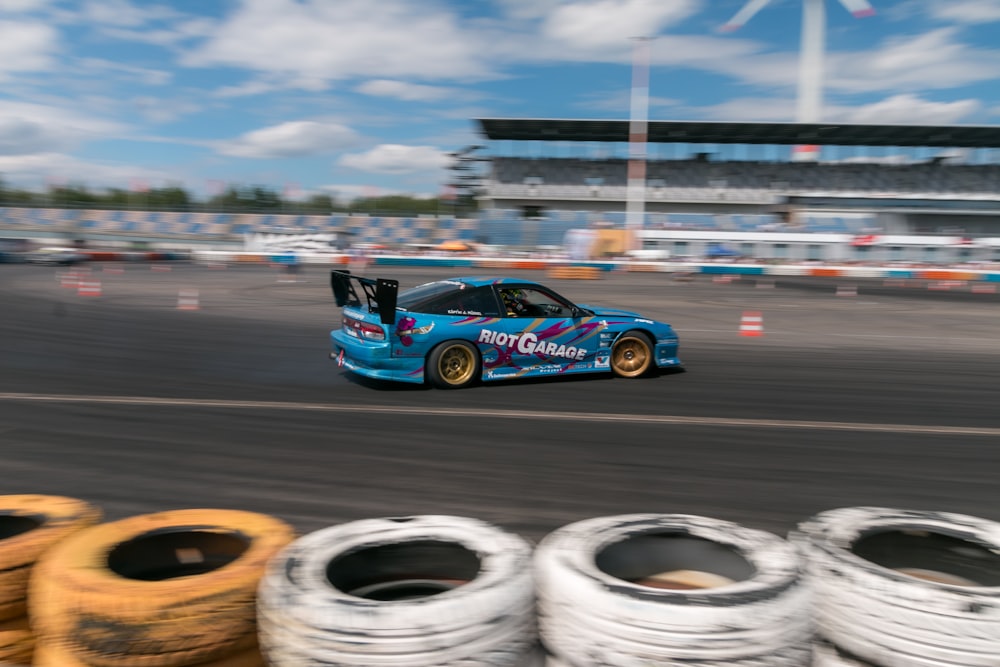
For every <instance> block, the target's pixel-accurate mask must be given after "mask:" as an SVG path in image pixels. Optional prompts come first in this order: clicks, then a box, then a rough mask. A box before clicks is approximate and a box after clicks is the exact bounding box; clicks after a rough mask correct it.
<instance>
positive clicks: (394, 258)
mask: <svg viewBox="0 0 1000 667" xmlns="http://www.w3.org/2000/svg"><path fill="white" fill-rule="evenodd" d="M191 259H192V260H193V261H196V262H206V263H208V262H237V263H255V264H272V265H281V264H287V263H289V261H290V259H291V256H290V255H280V254H278V255H276V254H273V253H248V252H224V251H195V252H192V253H191ZM295 261H296V262H298V263H301V264H304V265H326V266H341V267H356V268H359V269H364V270H368V269H369V267H395V266H408V267H440V268H454V269H460V270H468V269H476V270H488V271H491V272H494V271H504V270H539V271H548V272H552V271H554V270H558V271H556V275H554V276H553V277H563V278H574V277H575V278H588V279H592V278H594V277H596V276H597V275H599V274H601V273H606V272H612V271H627V272H632V271H648V272H660V273H679V274H690V273H699V274H708V275H728V276H737V277H738V276H811V277H819V278H858V279H860V278H897V279H913V280H935V281H944V280H954V281H964V282H971V281H986V282H1000V270H970V269H959V268H955V269H949V268H900V267H891V266H829V265H828V266H816V265H808V264H722V263H717V262H649V261H641V262H637V261H632V260H607V261H568V260H566V259H564V258H552V257H550V258H523V257H471V256H460V257H454V256H434V255H390V254H385V255H369V256H354V255H349V254H329V253H300V254H297V255H295ZM566 269H569V270H566Z"/></svg>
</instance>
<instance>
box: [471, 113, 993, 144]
mask: <svg viewBox="0 0 1000 667" xmlns="http://www.w3.org/2000/svg"><path fill="white" fill-rule="evenodd" d="M478 123H479V126H480V131H481V132H482V134H483V136H485V137H486V138H487V139H512V140H521V141H538V140H541V141H600V142H625V141H628V138H629V121H627V120H568V119H558V118H480V119H478ZM647 130H648V141H649V142H651V143H685V144H782V145H798V144H819V145H825V146H914V147H931V146H933V147H943V148H1000V125H859V124H851V123H736V122H725V121H707V122H706V121H679V120H666V121H665V120H653V121H649V123H648V127H647Z"/></svg>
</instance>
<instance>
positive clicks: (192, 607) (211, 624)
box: [28, 509, 295, 667]
mask: <svg viewBox="0 0 1000 667" xmlns="http://www.w3.org/2000/svg"><path fill="white" fill-rule="evenodd" d="M294 537H295V534H294V531H293V530H292V528H291V527H290V526H289V525H287V524H286V523H284V522H282V521H280V520H278V519H276V518H274V517H271V516H267V515H263V514H256V513H252V512H243V511H238V510H206V509H197V510H177V511H171V512H160V513H156V514H145V515H140V516H134V517H130V518H127V519H123V520H120V521H115V522H111V523H104V524H99V525H97V526H93V527H91V528H88V529H86V530H83V531H80V532H78V533H76V534H74V535H71V536H70V537H68V538H67V539H65V540H63V541H62V542H60V543H59V544H58V545H56V546H55V547H54V548H52V549H51V550H50V551H48V552H47V553H46V554H45V555H44V556H43V557H42V558H41V559H40V560H39V561H38V564H37V565H36V567H35V571H34V573H33V574H32V578H31V585H30V588H29V598H28V609H29V617H30V619H31V623H32V626H33V629H34V631H35V633H36V634H37V636H38V646H37V649H36V650H38V651H40V655H41V659H42V660H47V661H49V664H53V665H54V664H57V663H59V664H65V662H64V661H62V658H60V657H59V656H61V655H68V656H71V657H72V658H73V659H75V660H77V661H78V662H79V664H82V665H94V666H97V667H174V666H177V665H196V664H199V663H208V664H215V663H213V662H212V661H222V660H223V659H224V658H227V657H231V656H237V655H239V654H241V653H247V652H252V651H253V649H254V647H255V646H256V641H257V637H256V634H257V628H256V613H255V603H256V590H257V585H258V583H259V581H260V577H261V576H262V575H263V572H264V568H265V565H266V563H267V562H268V561H269V560H270V559H271V558H272V557H273V556H274V555H275V554H276V553H277V552H278V551H280V550H281V548H283V547H284V546H286V545H287V544H289V543H290V542H291V541H292V540H293V539H294ZM52 655H55V656H56V657H55V658H51V657H50V658H47V657H46V656H52ZM251 658H252V656H251ZM234 659H235V658H234ZM222 664H224V663H222ZM242 664H253V663H252V662H246V663H242Z"/></svg>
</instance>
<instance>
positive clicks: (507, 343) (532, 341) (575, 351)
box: [478, 329, 587, 361]
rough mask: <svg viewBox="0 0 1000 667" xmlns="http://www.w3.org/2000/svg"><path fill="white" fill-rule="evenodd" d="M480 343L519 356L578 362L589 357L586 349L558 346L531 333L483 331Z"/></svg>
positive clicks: (480, 334) (480, 333)
mask: <svg viewBox="0 0 1000 667" xmlns="http://www.w3.org/2000/svg"><path fill="white" fill-rule="evenodd" d="M478 342H480V343H487V344H488V345H496V346H497V347H505V348H508V349H510V350H514V351H516V352H518V353H519V354H543V355H546V356H549V357H562V358H564V359H575V360H577V361H581V360H582V359H583V358H584V357H585V356H587V350H586V348H583V347H576V346H574V345H558V344H556V343H553V342H551V341H545V340H539V339H538V336H537V335H535V334H533V333H531V332H530V331H528V332H525V333H522V334H508V333H506V332H504V331H495V330H493V329H482V330H481V331H480V332H479V339H478Z"/></svg>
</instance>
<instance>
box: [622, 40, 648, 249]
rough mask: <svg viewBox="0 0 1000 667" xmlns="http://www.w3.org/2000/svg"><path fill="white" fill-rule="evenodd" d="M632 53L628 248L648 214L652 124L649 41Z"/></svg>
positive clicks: (627, 208) (638, 44)
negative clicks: (647, 172) (649, 139)
mask: <svg viewBox="0 0 1000 667" xmlns="http://www.w3.org/2000/svg"><path fill="white" fill-rule="evenodd" d="M634 39H635V47H634V48H633V50H632V98H631V104H630V112H629V128H628V146H629V151H628V153H629V159H628V183H627V187H626V191H625V228H626V229H627V230H629V231H630V233H629V235H628V236H629V238H628V245H629V247H630V248H631V246H632V245H633V243H634V239H633V238H632V236H633V234H632V233H631V232H633V231H634V230H636V229H641V228H642V227H643V223H644V218H645V214H646V144H647V127H648V125H649V120H648V119H649V38H648V37H636V38H634Z"/></svg>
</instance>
